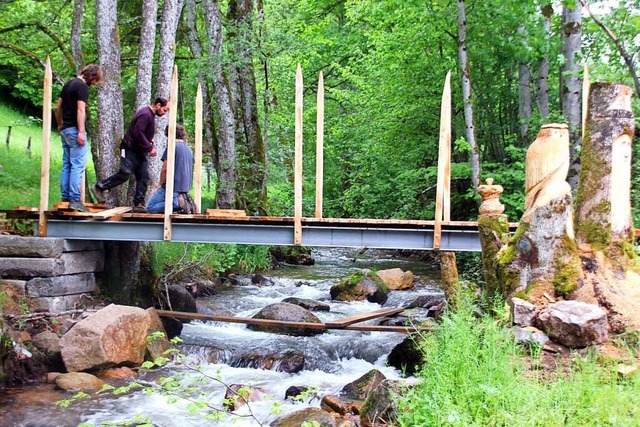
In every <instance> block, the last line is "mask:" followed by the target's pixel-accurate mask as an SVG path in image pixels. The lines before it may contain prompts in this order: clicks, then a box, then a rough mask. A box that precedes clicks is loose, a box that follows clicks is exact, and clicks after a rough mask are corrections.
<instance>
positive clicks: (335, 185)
mask: <svg viewBox="0 0 640 427" xmlns="http://www.w3.org/2000/svg"><path fill="white" fill-rule="evenodd" d="M587 3H588V4H586V5H581V2H580V1H576V0H573V1H571V0H565V1H547V0H529V1H521V0H458V1H453V0H431V1H429V0H426V1H425V0H421V1H416V0H384V1H379V0H256V1H254V0H221V1H217V0H164V1H159V2H157V3H156V2H155V1H141V0H127V1H116V0H74V1H70V0H47V1H42V0H13V1H11V0H3V1H2V2H1V3H0V92H1V93H2V97H3V99H4V100H10V101H12V102H13V103H15V104H17V105H20V106H23V108H24V109H25V111H27V110H28V111H29V112H31V113H32V114H33V111H36V112H37V111H38V110H39V109H40V108H41V107H40V106H41V102H42V101H41V98H42V74H43V67H42V64H43V63H44V60H45V58H46V56H47V55H49V56H50V58H51V61H52V66H53V70H54V80H55V87H54V100H55V99H57V96H58V94H59V91H60V89H61V87H62V85H61V84H62V83H63V82H64V81H65V80H67V79H68V78H70V77H71V76H72V75H74V73H77V71H78V70H79V69H80V68H81V67H82V65H84V64H87V63H100V64H102V65H104V66H105V67H106V69H107V70H106V71H107V81H106V82H105V84H104V85H103V86H102V88H100V89H99V90H98V91H96V89H92V95H91V104H90V111H91V123H92V126H93V133H92V136H93V141H94V143H93V145H94V147H95V148H94V149H93V155H94V163H95V164H96V172H97V174H98V175H99V176H100V177H104V176H106V175H108V174H110V173H111V172H113V171H114V169H115V167H117V164H116V163H117V162H116V160H117V157H116V154H114V151H115V150H114V149H112V147H114V146H117V143H115V142H114V141H113V140H114V139H117V138H118V137H119V135H120V136H121V134H122V128H123V126H126V124H127V123H128V120H129V119H130V118H131V116H132V115H133V113H134V112H135V110H136V108H137V107H140V106H141V105H144V104H145V103H148V102H149V101H150V100H151V98H152V97H153V96H154V95H167V93H168V86H167V82H168V77H167V76H168V74H167V70H171V69H172V66H173V63H174V60H175V64H176V65H177V66H178V69H179V72H180V94H179V111H178V120H179V121H183V122H185V124H186V125H187V128H188V130H189V131H190V132H191V133H192V132H193V123H194V99H195V92H196V88H197V85H198V83H201V84H202V85H203V89H204V92H205V100H206V108H205V110H206V111H205V122H206V128H205V150H206V151H207V154H206V156H205V158H206V161H207V162H210V163H211V164H212V165H213V167H215V170H216V171H217V176H218V179H219V181H218V188H219V189H220V191H218V195H217V200H216V201H213V200H212V201H210V205H213V204H214V203H215V204H216V205H217V206H220V207H239V208H244V209H246V210H247V211H248V212H249V213H263V212H267V213H269V214H271V215H291V214H292V212H293V182H292V180H293V167H292V165H293V146H294V143H293V142H294V123H293V120H294V78H295V69H296V64H297V63H300V64H301V66H302V70H303V76H304V83H305V90H304V95H305V106H304V107H305V108H304V123H305V126H304V141H305V146H304V166H305V167H304V171H305V172H304V180H305V184H304V192H303V194H304V203H303V206H304V215H307V216H311V215H313V208H314V202H313V201H314V197H315V194H314V187H315V176H314V174H315V128H316V126H315V123H316V121H315V120H316V90H317V80H318V76H319V73H320V72H322V73H323V75H324V82H325V99H326V106H325V117H326V120H325V154H324V163H325V166H324V175H325V176H324V216H326V217H355V218H357V217H369V218H414V219H429V218H433V215H434V204H435V203H434V200H435V191H436V186H435V183H436V167H437V152H438V149H437V143H438V134H439V126H440V123H439V120H440V101H441V93H442V87H443V83H444V78H445V75H446V73H447V72H448V71H449V70H451V71H452V87H453V117H452V120H453V123H452V127H453V141H454V148H453V158H452V161H453V165H452V219H456V220H466V219H475V217H476V215H477V208H476V206H477V204H476V203H477V202H476V200H477V196H476V194H475V188H474V186H475V185H477V179H478V178H479V179H480V180H481V181H484V179H486V178H488V177H493V178H494V179H495V182H496V183H498V184H501V185H503V186H504V187H505V194H504V196H503V198H502V201H503V203H505V204H506V206H507V211H506V213H507V214H509V215H510V217H511V218H512V219H513V220H517V218H518V217H519V216H520V214H521V213H522V207H523V206H522V205H523V199H524V155H525V152H526V148H527V146H528V145H529V144H530V143H531V142H532V141H533V140H534V139H535V136H536V133H537V131H538V129H539V127H540V125H541V124H542V123H545V122H556V121H562V122H569V123H570V125H571V126H572V128H573V130H574V131H573V132H572V145H573V147H572V148H573V150H572V152H573V155H574V160H575V159H576V158H577V157H578V156H579V140H580V129H579V128H580V126H579V121H578V123H577V124H576V122H575V118H574V117H572V115H574V116H575V112H576V109H575V108H576V107H575V105H573V104H575V103H576V102H575V101H576V98H575V97H576V93H575V92H576V91H575V87H576V84H577V85H578V87H579V84H580V79H581V76H582V72H583V71H582V70H583V66H584V65H587V66H588V67H589V70H590V74H591V79H592V81H597V80H601V81H620V82H624V83H626V84H628V85H630V86H632V87H634V89H635V91H636V94H637V91H638V87H637V81H636V82H634V78H635V79H636V80H637V77H635V66H636V64H637V53H638V49H639V42H638V39H637V37H636V35H637V34H638V30H639V27H640V16H639V15H638V10H640V1H637V0H636V1H619V2H602V1H588V2H587ZM172 20H173V21H175V22H176V24H175V25H174V28H173V29H172V28H171V23H172ZM174 33H175V35H174ZM150 37H151V38H150ZM572 37H573V42H572V41H571V40H569V39H570V38H572ZM576 37H578V39H577V44H576ZM149 38H150V40H149ZM571 43H573V45H572V44H571ZM463 54H464V58H463ZM144 55H147V56H144ZM625 58H626V60H625ZM464 77H467V78H468V80H466V79H465V78H464ZM145 79H146V80H145ZM465 80H466V81H467V82H468V83H469V88H470V92H468V93H466V92H465V90H464V88H465ZM572 85H573V86H572ZM572 96H573V98H571V97H572ZM577 97H578V98H577V100H578V102H577V108H578V110H577V111H578V117H579V108H580V102H579V91H578V92H577ZM467 107H469V108H472V113H473V116H472V117H471V118H469V116H468V115H467V111H466V108H467ZM101 115H102V116H103V117H105V118H106V119H101ZM229 129H231V132H229ZM470 129H471V131H470ZM229 133H230V134H231V135H229ZM474 155H475V158H476V159H477V162H478V167H479V173H477V174H476V172H474V160H473V159H474ZM112 158H113V159H112ZM636 163H637V162H636ZM474 175H477V176H476V177H475V178H476V180H474ZM634 175H636V174H634ZM225 189H226V192H225V191H222V190H225ZM634 194H635V193H634ZM634 205H636V203H634Z"/></svg>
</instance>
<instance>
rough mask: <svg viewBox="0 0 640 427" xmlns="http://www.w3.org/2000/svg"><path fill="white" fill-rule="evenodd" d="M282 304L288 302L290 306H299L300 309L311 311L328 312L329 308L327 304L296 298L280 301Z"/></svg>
mask: <svg viewBox="0 0 640 427" xmlns="http://www.w3.org/2000/svg"><path fill="white" fill-rule="evenodd" d="M282 302H288V303H290V304H295V305H299V306H300V307H302V308H304V309H307V310H311V311H330V310H331V307H330V306H329V304H325V303H323V302H319V301H315V300H312V299H306V298H298V297H288V298H285V299H283V300H282Z"/></svg>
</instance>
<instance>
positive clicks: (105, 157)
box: [92, 0, 140, 304]
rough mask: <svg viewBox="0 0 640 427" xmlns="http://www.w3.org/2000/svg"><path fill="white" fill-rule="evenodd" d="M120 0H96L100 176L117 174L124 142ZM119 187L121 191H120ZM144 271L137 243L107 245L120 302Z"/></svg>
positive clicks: (110, 287)
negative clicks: (101, 80) (100, 80)
mask: <svg viewBox="0 0 640 427" xmlns="http://www.w3.org/2000/svg"><path fill="white" fill-rule="evenodd" d="M117 6H118V5H117V1H116V0H96V38H97V45H98V61H99V62H100V64H101V65H102V67H103V69H104V83H103V85H102V88H101V89H100V90H99V91H98V134H99V140H98V144H95V143H94V144H93V145H92V147H93V148H97V149H98V150H99V152H97V153H94V164H95V166H96V172H97V175H98V177H103V178H104V177H107V176H109V175H111V174H112V173H114V172H115V171H116V170H117V169H118V167H119V163H118V160H119V159H120V156H119V153H120V148H119V146H120V141H121V140H122V136H123V120H122V102H123V101H122V88H121V86H120V43H119V40H120V36H119V34H118V22H117V17H116V11H117V10H118V7H117ZM118 190H119V191H118ZM109 193H113V194H110V196H109V197H114V194H119V198H120V199H121V200H122V199H123V198H124V192H123V191H122V187H120V188H119V189H112V190H111V191H110V192H109ZM139 271H140V250H139V243H137V242H121V243H110V244H107V245H105V266H104V272H103V279H104V280H103V283H104V284H105V285H104V286H105V289H106V291H107V293H108V294H109V295H110V296H111V297H112V299H113V300H115V301H116V302H122V303H129V304H130V303H131V302H132V301H134V300H136V299H137V295H136V292H137V289H138V284H137V280H136V279H137V277H138V272H139Z"/></svg>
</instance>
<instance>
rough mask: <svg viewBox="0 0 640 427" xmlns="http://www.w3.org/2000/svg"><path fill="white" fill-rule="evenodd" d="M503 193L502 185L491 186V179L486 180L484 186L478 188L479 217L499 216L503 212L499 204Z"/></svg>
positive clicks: (502, 206)
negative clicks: (479, 201)
mask: <svg viewBox="0 0 640 427" xmlns="http://www.w3.org/2000/svg"><path fill="white" fill-rule="evenodd" d="M503 191H504V189H503V188H502V185H493V178H487V183H486V184H484V185H480V186H478V193H479V194H480V196H482V204H481V205H480V214H481V215H485V214H489V215H500V214H501V213H503V212H504V205H503V204H502V203H500V195H501V194H502V192H503Z"/></svg>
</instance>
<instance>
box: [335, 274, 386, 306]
mask: <svg viewBox="0 0 640 427" xmlns="http://www.w3.org/2000/svg"><path fill="white" fill-rule="evenodd" d="M330 294H331V299H334V300H337V301H364V300H365V299H366V300H367V301H369V302H375V303H379V304H383V303H384V302H386V301H387V296H388V294H389V287H388V286H387V285H386V284H385V283H384V282H383V281H382V279H380V278H379V277H378V275H376V274H375V273H374V272H368V273H366V274H363V273H353V274H351V275H349V276H348V277H347V278H346V279H344V280H342V281H340V282H338V283H337V284H336V285H334V286H332V287H331V290H330Z"/></svg>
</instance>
